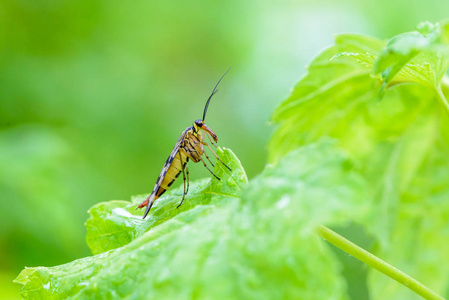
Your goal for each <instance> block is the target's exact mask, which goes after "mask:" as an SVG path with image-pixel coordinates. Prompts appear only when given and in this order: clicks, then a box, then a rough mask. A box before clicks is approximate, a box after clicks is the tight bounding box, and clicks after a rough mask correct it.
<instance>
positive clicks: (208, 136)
mask: <svg viewBox="0 0 449 300" xmlns="http://www.w3.org/2000/svg"><path fill="white" fill-rule="evenodd" d="M207 138H208V139H209V142H210V143H211V144H212V145H214V147H215V148H217V149H218V147H217V145H215V143H214V142H212V139H211V138H210V135H208V134H207Z"/></svg>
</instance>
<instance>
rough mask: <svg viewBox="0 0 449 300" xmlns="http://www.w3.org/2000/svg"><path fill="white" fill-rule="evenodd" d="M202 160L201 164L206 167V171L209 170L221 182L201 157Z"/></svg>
mask: <svg viewBox="0 0 449 300" xmlns="http://www.w3.org/2000/svg"><path fill="white" fill-rule="evenodd" d="M200 160H201V162H202V163H203V165H204V166H205V167H206V169H207V170H208V171H209V172H210V173H211V174H212V175H214V177H215V178H217V179H218V180H221V179H220V178H218V176H217V175H215V174H214V172H212V171H211V170H210V169H209V167H208V166H207V165H206V163H205V162H204V160H203V159H202V158H201V156H200Z"/></svg>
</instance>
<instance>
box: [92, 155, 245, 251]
mask: <svg viewBox="0 0 449 300" xmlns="http://www.w3.org/2000/svg"><path fill="white" fill-rule="evenodd" d="M217 153H218V155H219V156H220V157H221V158H222V160H223V162H224V163H226V164H227V165H228V166H229V167H230V168H231V169H232V170H233V172H232V173H231V174H229V171H228V170H227V169H226V168H225V167H224V166H223V165H222V164H221V163H218V164H216V166H215V170H214V172H215V174H216V175H217V176H218V177H219V178H220V179H221V180H220V181H219V180H217V179H215V178H214V177H213V178H212V179H203V180H199V181H196V182H191V183H190V188H189V193H188V194H187V195H186V198H185V200H184V203H183V204H182V205H181V206H180V207H179V208H177V206H178V205H179V203H180V201H181V199H182V194H183V190H184V186H183V185H181V186H180V187H178V188H177V189H170V190H168V191H167V192H166V193H165V194H164V196H163V197H161V198H159V199H158V200H157V201H156V202H155V205H154V206H153V208H152V209H151V213H150V214H149V215H148V217H147V218H146V219H145V220H143V219H142V216H143V212H142V211H136V207H137V205H138V204H140V203H141V202H142V201H144V200H145V199H146V197H147V196H148V195H141V196H136V197H133V198H132V199H131V202H128V201H109V202H102V203H99V204H97V205H95V206H93V207H92V208H91V209H90V210H89V214H90V218H89V219H88V220H87V222H86V229H87V237H86V240H87V244H88V246H89V248H90V250H91V252H92V254H99V253H102V252H105V251H108V250H111V249H115V248H118V247H121V246H124V245H126V244H128V243H129V242H131V241H132V240H134V239H135V238H137V237H139V236H141V235H142V234H143V233H145V232H146V231H147V230H149V229H150V228H154V227H155V226H157V225H159V224H162V223H164V222H166V221H167V220H170V219H171V218H174V217H176V216H178V215H179V214H181V213H182V212H185V211H188V210H191V209H193V208H195V207H197V206H198V205H220V204H221V203H223V202H226V199H228V198H230V197H237V195H238V194H239V192H240V190H241V188H242V186H244V185H245V184H246V183H247V182H248V179H247V178H246V174H245V171H244V170H243V167H242V165H241V164H240V162H239V161H238V159H237V157H236V156H235V154H234V153H232V151H230V150H229V149H226V148H224V150H221V149H218V151H217ZM201 211H202V210H200V211H199V212H201ZM183 221H184V222H191V221H192V220H183Z"/></svg>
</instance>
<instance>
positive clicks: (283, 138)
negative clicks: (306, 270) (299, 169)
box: [269, 25, 449, 299]
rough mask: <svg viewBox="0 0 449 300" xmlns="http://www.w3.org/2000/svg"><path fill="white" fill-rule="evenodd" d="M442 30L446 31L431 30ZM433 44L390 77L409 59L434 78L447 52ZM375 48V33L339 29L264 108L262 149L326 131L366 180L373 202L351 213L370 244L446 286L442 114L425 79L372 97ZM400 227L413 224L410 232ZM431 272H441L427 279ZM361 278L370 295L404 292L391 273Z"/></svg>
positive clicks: (448, 146) (447, 173) (446, 144)
mask: <svg viewBox="0 0 449 300" xmlns="http://www.w3.org/2000/svg"><path fill="white" fill-rule="evenodd" d="M444 26H445V28H446V27H447V25H444ZM438 28H440V29H439V30H440V33H441V32H443V31H442V29H441V27H438ZM423 30H424V29H423ZM428 30H434V29H432V28H430V27H429V28H428ZM435 30H436V29H435ZM445 30H446V29H445ZM445 36H447V33H446V31H444V34H440V35H439V39H440V40H443V39H444V38H445ZM404 41H405V40H404ZM357 42H358V43H357ZM365 43H366V46H363V45H364V44H365ZM404 43H405V42H404ZM360 44H361V45H360ZM411 44H412V43H411ZM432 45H433V44H432ZM390 46H391V44H390ZM387 47H388V46H387ZM432 47H433V46H429V48H425V49H424V50H422V51H421V52H420V53H419V54H417V55H416V56H415V57H414V58H412V59H411V60H410V61H409V62H408V63H407V64H406V65H405V67H404V68H402V69H401V71H399V72H398V73H397V75H396V76H395V77H394V79H393V80H392V81H391V82H390V83H391V84H393V83H394V82H395V80H398V79H400V78H403V77H401V76H405V75H406V72H405V71H404V70H408V69H407V68H409V64H410V63H411V62H416V61H417V59H422V62H423V63H424V62H426V65H429V66H431V67H432V68H431V70H432V74H434V75H435V77H433V78H436V79H438V78H440V77H441V76H442V75H441V74H442V73H444V71H445V70H444V71H443V69H444V68H445V66H447V65H446V60H447V59H448V56H447V54H445V52H444V51H439V50H438V51H437V50H435V51H436V52H432V51H434V50H433V48H432ZM383 48H384V45H383V42H382V41H380V40H376V39H373V38H367V37H362V36H354V35H343V36H338V37H337V39H336V44H335V45H334V46H333V47H331V48H329V49H326V50H325V51H323V52H322V53H321V54H320V55H318V56H317V58H316V59H315V60H314V61H313V62H312V63H311V64H310V68H309V72H308V74H306V75H305V76H304V77H303V79H301V81H300V82H299V83H298V84H297V85H296V87H295V88H294V90H293V91H292V94H291V95H290V97H289V98H288V99H286V100H285V101H284V102H283V103H282V104H281V105H280V106H279V107H278V108H277V109H276V110H275V112H274V114H273V119H272V120H273V121H274V122H275V123H276V125H277V126H278V127H277V129H276V132H275V133H274V135H273V137H272V139H271V141H270V145H269V159H270V161H271V162H273V163H276V162H278V161H279V160H280V159H281V158H282V157H283V156H285V155H286V154H287V153H288V152H290V151H293V150H294V149H297V148H298V147H301V146H304V145H308V144H312V143H314V142H316V141H317V140H320V139H321V138H323V137H325V136H330V137H332V138H336V139H338V140H339V141H340V145H341V147H342V148H343V149H345V150H346V151H348V153H349V154H350V155H351V156H352V157H354V158H355V159H356V162H357V166H358V168H359V169H360V171H361V173H362V174H363V176H364V177H365V179H366V180H367V181H368V182H369V183H370V187H369V189H370V190H371V191H372V194H373V202H372V206H371V208H370V213H369V214H368V216H367V218H364V219H361V220H360V221H361V222H363V224H364V226H365V229H366V230H367V231H368V232H369V234H371V235H372V236H373V237H375V238H376V239H377V241H378V244H377V246H376V248H375V249H374V254H377V255H378V256H379V257H382V258H384V259H385V260H386V261H388V262H390V263H392V264H393V265H395V266H397V267H399V268H400V269H402V270H404V271H406V272H407V273H408V274H409V275H411V276H413V277H416V278H418V279H423V282H424V284H428V285H429V286H430V287H431V288H433V289H434V290H435V291H437V292H440V293H441V292H443V291H445V290H446V289H447V288H448V280H447V277H445V276H447V275H443V274H446V273H447V272H446V270H447V268H448V265H449V264H448V263H446V262H447V259H446V257H445V256H447V255H446V254H444V253H447V249H449V245H448V244H447V243H446V242H443V240H444V241H446V240H447V239H446V235H445V232H446V231H447V230H446V229H444V226H445V225H443V224H445V222H444V221H442V220H444V219H446V220H447V215H448V210H447V207H446V206H445V205H444V206H443V205H441V206H439V204H437V203H440V201H441V200H438V201H437V200H434V199H435V195H436V194H439V195H440V196H439V197H438V198H439V199H441V197H442V196H441V195H446V194H447V193H448V192H449V186H448V185H447V182H449V168H448V167H447V166H448V165H449V156H448V155H447V153H449V130H448V128H449V127H448V126H449V124H448V118H447V115H446V114H445V113H444V112H443V111H444V109H443V107H442V106H440V105H439V104H438V101H436V99H435V93H434V90H431V89H429V88H428V87H427V86H428V85H426V86H423V85H400V86H397V88H395V89H390V90H388V91H386V93H385V99H384V100H383V101H381V102H379V101H378V100H377V96H378V90H379V81H378V78H377V77H376V76H373V75H372V68H373V67H374V66H373V65H372V63H373V62H374V61H376V60H377V57H379V55H382V53H383V52H382V51H383V50H382V49H383ZM405 48H407V47H405ZM411 48H412V47H411ZM438 49H439V48H438ZM431 52H432V53H436V54H435V55H433V56H432V55H431ZM404 53H405V52H404ZM429 53H430V54H429ZM438 56H441V57H440V58H441V59H440V58H438ZM396 58H397V57H396ZM382 59H384V58H382ZM385 59H386V58H385ZM438 59H440V60H438ZM392 61H394V62H397V61H399V59H397V60H396V59H394V60H392ZM437 67H438V68H437ZM440 75H441V76H440ZM407 76H408V75H407ZM439 76H440V77H439ZM410 78H411V77H409V79H410ZM423 78H424V77H423ZM429 78H430V77H429ZM425 80H428V78H426V79H425ZM404 82H405V81H404ZM429 82H430V81H429ZM434 82H437V81H434ZM434 176H438V178H440V179H438V180H436V179H435V178H434ZM441 178H445V179H441ZM445 180H446V181H445ZM442 182H446V184H442ZM438 207H439V208H438ZM439 209H440V210H439ZM411 212H413V214H412V215H411V214H410V213H411ZM430 219H432V221H430ZM446 224H447V223H446ZM407 227H409V228H410V227H411V228H414V229H415V230H414V232H417V233H416V234H412V235H410V231H409V230H407V231H406V230H405V228H407ZM405 232H407V233H408V235H406V233H405ZM412 240H413V242H411V241H412ZM437 241H439V243H440V244H439V247H440V248H438V249H437V250H436V249H434V248H433V247H435V246H436V245H437ZM427 243H428V244H429V245H432V246H427ZM416 245H422V246H416ZM423 257H426V258H425V259H424V258H423ZM420 258H422V259H423V260H422V261H421V262H420V263H417V262H416V260H419V259H420ZM395 262H398V264H395ZM430 270H431V271H430ZM408 271H410V272H408ZM370 272H374V273H375V272H377V271H370ZM431 272H433V273H434V274H439V275H438V276H441V277H440V278H441V279H439V280H434V279H432V278H434V276H432V275H430V273H431ZM374 273H373V274H374ZM371 275H372V274H371ZM370 278H371V280H372V281H371V282H370V285H371V287H373V292H372V293H373V295H375V296H374V299H388V298H393V299H401V298H404V299H410V296H411V295H410V293H409V292H408V291H406V290H405V289H403V288H402V287H400V286H399V285H398V284H396V283H395V282H390V281H388V280H390V279H386V278H384V277H382V275H378V274H376V275H372V276H370ZM429 280H430V282H429ZM387 281H388V285H387V284H386V282H387ZM390 293H391V294H390ZM392 295H394V296H392ZM407 297H408V298H407ZM412 297H413V296H412Z"/></svg>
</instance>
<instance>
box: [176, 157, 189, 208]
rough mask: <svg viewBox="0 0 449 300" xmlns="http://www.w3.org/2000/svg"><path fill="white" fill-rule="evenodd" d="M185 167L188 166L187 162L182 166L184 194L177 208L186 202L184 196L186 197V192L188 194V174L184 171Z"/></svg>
mask: <svg viewBox="0 0 449 300" xmlns="http://www.w3.org/2000/svg"><path fill="white" fill-rule="evenodd" d="M185 167H186V164H184V165H183V166H182V179H184V193H183V194H182V200H181V203H179V205H178V206H176V208H179V207H180V206H181V205H182V203H183V202H184V198H185V197H186V194H187V190H186V174H185V171H184V169H185Z"/></svg>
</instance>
